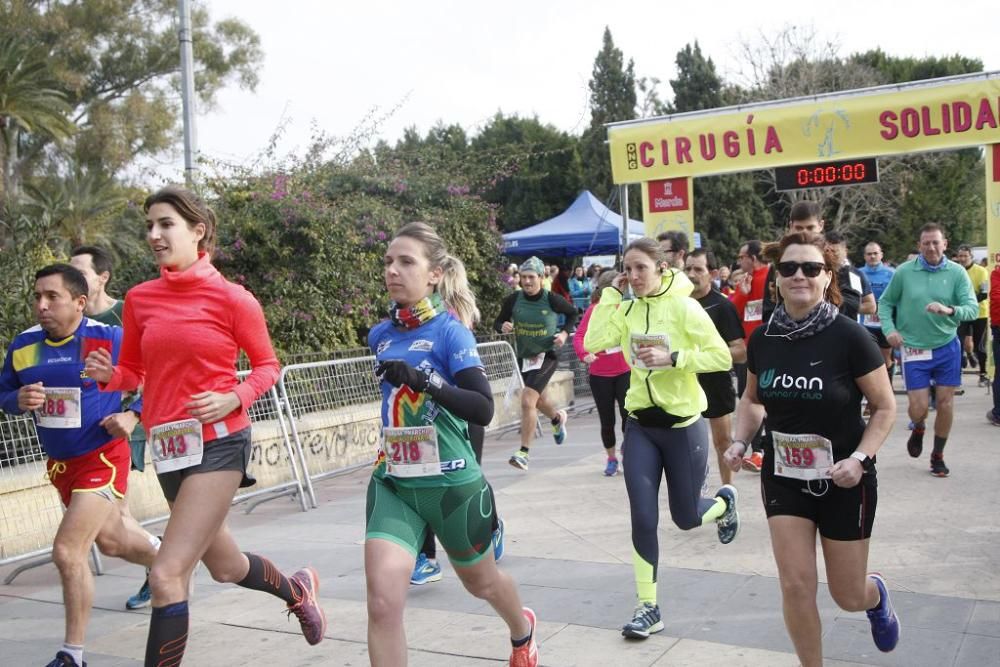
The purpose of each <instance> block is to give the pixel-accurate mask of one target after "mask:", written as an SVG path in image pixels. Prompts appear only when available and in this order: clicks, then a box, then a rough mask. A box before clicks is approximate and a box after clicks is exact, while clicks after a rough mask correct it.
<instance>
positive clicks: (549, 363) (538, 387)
mask: <svg viewBox="0 0 1000 667" xmlns="http://www.w3.org/2000/svg"><path fill="white" fill-rule="evenodd" d="M558 365H559V361H558V360H557V359H556V355H555V354H553V353H552V352H547V353H546V354H545V361H543V362H542V367H541V368H538V369H536V370H533V371H528V372H527V373H525V372H524V371H521V379H522V380H523V381H524V386H525V387H526V388H528V389H534V390H535V391H537V392H538V393H539V394H540V393H542V392H543V391H545V387H547V386H548V385H549V380H551V379H552V376H553V374H555V372H556V366H558Z"/></svg>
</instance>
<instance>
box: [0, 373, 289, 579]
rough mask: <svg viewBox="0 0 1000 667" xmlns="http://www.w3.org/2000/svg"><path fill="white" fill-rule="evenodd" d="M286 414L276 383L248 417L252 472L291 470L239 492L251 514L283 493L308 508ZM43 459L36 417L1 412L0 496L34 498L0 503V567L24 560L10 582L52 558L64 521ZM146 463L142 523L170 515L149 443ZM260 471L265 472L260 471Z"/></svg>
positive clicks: (140, 479)
mask: <svg viewBox="0 0 1000 667" xmlns="http://www.w3.org/2000/svg"><path fill="white" fill-rule="evenodd" d="M247 375H249V371H240V372H239V373H238V377H239V379H240V380H241V381H242V380H243V379H245V378H246V376H247ZM284 413H285V411H284V410H283V406H282V404H281V401H280V399H279V397H278V392H277V389H276V388H275V387H272V388H271V389H270V390H269V391H268V392H267V393H265V394H264V395H262V396H261V397H260V398H258V399H257V400H256V401H254V403H253V404H252V405H251V406H250V409H249V414H250V420H251V423H252V425H253V426H254V427H255V431H256V432H255V435H254V441H253V443H252V445H251V446H252V447H253V460H254V462H253V463H252V464H251V465H252V466H254V467H252V468H251V471H259V468H260V467H261V466H262V465H270V466H272V467H278V468H280V467H281V466H282V465H287V466H288V470H287V472H284V471H279V472H277V473H276V474H272V475H270V477H271V478H272V481H271V483H267V482H266V481H265V482H264V483H263V484H262V483H261V482H258V484H257V485H255V486H253V487H250V488H249V489H248V490H247V491H245V492H240V493H238V494H237V495H236V497H235V498H234V499H233V505H234V506H235V505H238V504H241V503H249V504H248V506H247V509H246V512H247V513H250V512H251V511H253V510H254V508H256V507H257V506H258V505H260V504H261V503H264V502H267V501H269V500H273V499H276V498H281V497H285V496H297V497H298V501H299V505H300V507H301V509H302V511H303V512H304V511H306V510H307V509H308V507H307V505H306V499H305V492H304V487H303V475H302V474H301V473H300V470H299V465H300V462H301V461H302V460H303V458H302V456H301V454H300V453H299V452H297V451H296V450H295V449H293V447H294V446H295V444H296V443H295V441H294V440H293V439H292V437H291V434H290V432H289V430H288V424H287V423H286V421H285V419H286V418H287V417H285V416H284ZM267 428H270V429H274V430H275V433H276V435H277V437H274V438H269V439H263V438H260V437H258V436H260V435H262V434H261V433H260V431H263V430H264V429H267ZM265 435H266V434H265ZM45 462H46V456H45V453H44V452H43V450H42V447H41V444H40V443H39V441H38V435H37V432H36V431H35V422H34V420H33V419H32V418H31V417H30V416H29V415H16V416H15V415H6V414H0V495H3V494H6V493H13V492H17V491H26V490H29V489H32V488H35V490H34V491H32V492H31V495H30V497H25V498H22V499H21V501H20V502H18V503H17V506H16V507H15V505H14V503H13V502H0V567H2V566H4V565H11V564H14V563H17V562H22V561H26V562H25V564H24V565H21V566H19V567H17V568H16V569H14V570H13V571H12V572H11V573H10V574H9V575H8V576H7V577H6V578H5V580H4V583H7V584H9V583H11V582H12V581H13V580H14V579H15V578H16V577H17V576H18V575H19V574H21V572H24V571H25V570H28V569H31V568H33V567H38V566H40V565H44V564H46V563H49V562H51V560H52V540H53V539H54V537H55V534H56V530H57V529H58V527H59V522H60V521H61V520H62V515H63V511H64V508H63V506H62V503H61V502H60V500H59V494H58V493H57V492H56V490H55V488H54V487H53V486H52V485H51V484H50V483H49V481H48V479H47V478H46V475H45ZM146 464H147V467H146V471H145V472H142V473H139V472H134V473H132V475H131V479H130V485H129V488H130V493H129V497H130V498H131V499H132V503H131V505H132V511H133V513H134V514H136V515H138V516H145V517H149V518H145V519H143V520H142V521H140V523H141V524H142V525H143V526H147V525H150V524H154V523H158V522H161V521H165V520H166V519H167V518H168V517H169V514H168V510H167V504H166V501H165V500H164V499H163V496H162V495H161V493H160V491H159V484H158V483H157V482H156V481H155V479H153V476H154V475H155V473H154V472H153V469H152V464H151V461H150V459H149V452H148V448H147V452H146ZM258 476H259V477H264V475H260V474H258ZM147 480H152V481H147ZM142 485H145V486H146V487H147V489H146V490H147V491H148V489H149V488H150V487H154V490H153V491H152V492H148V493H145V494H143V495H144V496H145V497H147V498H148V500H147V502H146V503H145V504H140V503H138V502H137V501H136V500H135V497H136V496H137V495H139V494H138V492H137V491H134V490H135V489H136V487H139V486H142ZM36 487H37V488H36ZM24 503H28V504H29V505H30V507H29V508H27V509H25V507H24ZM15 510H16V512H17V513H16V514H15V513H14V512H15ZM11 545H14V546H11ZM91 556H92V558H93V561H94V571H95V573H96V574H102V572H103V567H102V563H101V559H100V552H99V551H98V550H97V547H96V546H94V547H92V549H91Z"/></svg>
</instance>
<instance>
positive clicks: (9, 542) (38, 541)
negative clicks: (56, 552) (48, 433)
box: [0, 414, 63, 565]
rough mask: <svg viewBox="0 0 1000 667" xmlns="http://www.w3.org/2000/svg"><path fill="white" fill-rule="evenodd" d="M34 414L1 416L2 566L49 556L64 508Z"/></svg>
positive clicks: (0, 532)
mask: <svg viewBox="0 0 1000 667" xmlns="http://www.w3.org/2000/svg"><path fill="white" fill-rule="evenodd" d="M45 462H46V456H45V453H44V452H43V451H42V446H41V444H40V443H39V442H38V434H37V433H36V432H35V421H34V420H33V419H32V418H31V416H30V415H8V414H0V565H6V564H7V563H11V562H14V561H16V560H21V559H22V558H28V557H31V555H32V554H37V555H41V554H45V553H46V552H47V551H50V550H51V547H52V537H53V536H54V535H55V533H56V529H57V528H58V527H59V522H60V521H61V520H62V515H63V511H62V504H61V503H60V502H59V494H58V493H57V492H56V490H55V487H53V486H52V485H51V484H50V483H49V481H48V478H47V477H46V474H45Z"/></svg>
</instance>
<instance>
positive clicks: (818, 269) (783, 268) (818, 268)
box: [778, 262, 826, 278]
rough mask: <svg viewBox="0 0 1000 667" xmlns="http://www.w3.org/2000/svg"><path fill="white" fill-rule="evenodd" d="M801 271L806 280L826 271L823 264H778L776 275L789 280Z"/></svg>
mask: <svg viewBox="0 0 1000 667" xmlns="http://www.w3.org/2000/svg"><path fill="white" fill-rule="evenodd" d="M799 269H802V275H804V276H805V277H806V278H815V277H816V276H818V275H819V274H821V273H822V272H823V271H824V270H826V264H824V263H823V262H778V273H780V274H781V277H782V278H791V277H792V276H794V275H795V273H796V272H797V271H798V270H799Z"/></svg>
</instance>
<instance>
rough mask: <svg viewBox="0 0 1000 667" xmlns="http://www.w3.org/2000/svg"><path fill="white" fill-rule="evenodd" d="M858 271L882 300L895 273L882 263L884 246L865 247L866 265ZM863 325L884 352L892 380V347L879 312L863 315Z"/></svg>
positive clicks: (877, 297)
mask: <svg viewBox="0 0 1000 667" xmlns="http://www.w3.org/2000/svg"><path fill="white" fill-rule="evenodd" d="M858 271H860V272H861V273H863V274H865V278H867V279H868V284H869V285H871V287H872V294H874V295H875V300H876V301H878V300H879V299H880V298H882V292H884V291H885V288H886V286H888V285H889V281H890V280H892V274H893V273H895V271H894V270H893V268H892V267H890V266H887V265H886V264H885V263H883V262H882V246H880V245H879V244H878V243H876V242H875V241H870V242H869V243H868V245H866V246H865V264H864V266H862V267H861V268H860V269H858ZM861 323H862V324H864V325H865V328H867V329H868V333H869V334H871V337H872V338H874V339H875V342H876V343H877V344H878V348H879V349H880V350H881V351H882V358H883V359H885V367H886V368H887V369H889V379H890V380H891V379H892V366H893V363H892V345H889V341H888V340H886V338H885V334H884V333H882V321H881V320H880V319H879V318H878V312H875V313H872V314H870V315H863V316H862V319H861Z"/></svg>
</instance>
